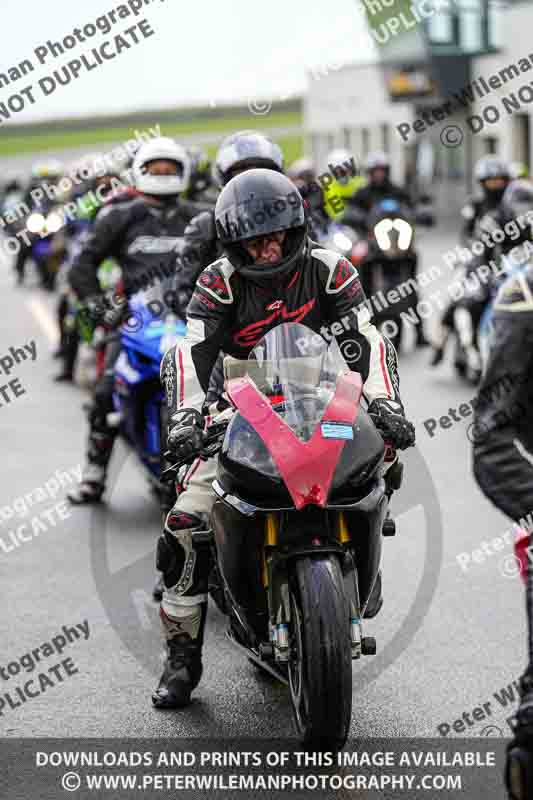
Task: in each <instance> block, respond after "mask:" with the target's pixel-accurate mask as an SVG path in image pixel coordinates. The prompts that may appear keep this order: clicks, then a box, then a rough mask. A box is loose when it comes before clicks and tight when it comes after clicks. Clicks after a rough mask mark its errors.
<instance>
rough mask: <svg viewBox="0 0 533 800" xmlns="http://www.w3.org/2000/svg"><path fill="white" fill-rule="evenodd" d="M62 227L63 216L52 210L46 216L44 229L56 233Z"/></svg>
mask: <svg viewBox="0 0 533 800" xmlns="http://www.w3.org/2000/svg"><path fill="white" fill-rule="evenodd" d="M62 227H63V218H62V216H61V214H59V213H58V212H57V211H52V212H51V213H50V214H48V216H47V218H46V230H47V231H48V233H57V232H58V230H60V228H62Z"/></svg>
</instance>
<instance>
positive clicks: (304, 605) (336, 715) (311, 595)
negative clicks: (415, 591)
mask: <svg viewBox="0 0 533 800" xmlns="http://www.w3.org/2000/svg"><path fill="white" fill-rule="evenodd" d="M290 602H291V633H292V636H291V639H292V641H291V645H292V647H291V657H290V662H289V685H290V690H291V699H292V704H293V710H294V715H295V720H296V726H297V728H298V731H299V733H300V734H301V735H302V737H303V742H304V745H305V746H307V747H309V748H310V749H316V750H321V751H332V752H336V751H338V750H340V749H341V748H342V747H343V746H344V744H345V742H346V738H347V736H348V731H349V728H350V720H351V715H352V651H351V639H350V624H349V609H348V604H347V600H346V596H345V594H344V581H343V576H342V571H341V568H340V564H339V561H338V559H337V558H336V557H335V556H319V557H315V558H313V557H310V556H306V557H304V558H301V559H299V560H298V561H297V562H296V564H295V568H294V572H293V575H292V578H291V585H290Z"/></svg>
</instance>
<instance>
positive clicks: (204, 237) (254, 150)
mask: <svg viewBox="0 0 533 800" xmlns="http://www.w3.org/2000/svg"><path fill="white" fill-rule="evenodd" d="M253 167H266V168H267V169H274V170H277V171H278V172H283V153H282V152H281V149H280V148H279V147H278V145H277V144H276V143H275V142H273V141H272V140H271V139H270V138H269V137H268V136H265V135H264V134H263V133H259V131H253V130H244V131H238V132H237V133H232V134H231V135H230V136H227V137H226V138H225V139H224V141H223V142H222V144H221V145H220V147H219V149H218V152H217V155H216V159H215V164H214V168H213V174H214V179H215V183H216V184H217V185H218V187H219V189H222V188H223V187H224V186H225V185H226V184H227V183H228V181H229V180H231V178H233V177H234V176H235V175H238V174H239V173H240V172H243V171H244V170H247V169H252V168H253ZM221 252H222V248H221V245H220V242H219V241H218V238H217V231H216V227H215V212H214V209H212V210H210V211H207V210H206V211H202V212H201V213H200V214H198V216H196V217H194V219H192V220H191V222H190V224H189V225H188V226H187V229H186V231H185V244H184V247H183V250H182V252H181V255H180V257H179V259H178V262H179V265H178V269H177V270H176V307H175V309H174V310H175V312H176V313H177V314H178V315H179V316H181V317H182V318H183V319H185V316H186V314H185V311H186V309H187V305H188V303H189V300H190V299H191V297H192V294H193V291H194V287H195V285H196V280H197V278H198V276H199V275H200V273H201V272H202V270H203V269H205V267H207V266H208V264H211V263H212V262H213V261H215V260H216V259H217V258H218V256H219V255H220V253H221Z"/></svg>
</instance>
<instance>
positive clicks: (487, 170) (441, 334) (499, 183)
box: [430, 155, 514, 367]
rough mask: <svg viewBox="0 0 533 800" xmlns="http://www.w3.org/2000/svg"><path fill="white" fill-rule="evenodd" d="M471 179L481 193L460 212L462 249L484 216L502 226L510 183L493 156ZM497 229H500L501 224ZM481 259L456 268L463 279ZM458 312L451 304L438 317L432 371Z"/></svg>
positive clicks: (500, 161) (503, 164)
mask: <svg viewBox="0 0 533 800" xmlns="http://www.w3.org/2000/svg"><path fill="white" fill-rule="evenodd" d="M474 175H475V178H476V180H477V181H478V183H479V187H480V192H479V193H478V194H476V195H475V196H474V197H472V198H470V199H469V200H468V201H467V202H466V204H465V205H464V206H463V208H462V210H461V216H462V218H463V227H462V230H461V243H462V244H463V245H464V246H465V247H469V246H470V244H471V243H472V240H473V239H476V238H477V237H476V230H479V231H480V232H481V230H482V227H483V222H482V221H483V218H484V217H485V216H486V215H489V216H490V217H492V218H493V220H494V222H496V223H502V222H503V220H502V219H501V216H500V213H501V202H502V199H503V195H504V193H505V190H506V188H507V186H508V185H509V183H510V181H511V180H512V177H511V169H510V165H509V164H508V163H507V162H506V161H504V160H503V159H501V158H499V157H498V156H494V155H491V156H484V157H483V158H481V159H480V160H479V161H478V162H477V164H476V167H475V170H474ZM500 227H502V225H501V224H500ZM513 246H514V243H513V241H511V240H509V242H505V241H504V242H502V243H501V244H500V249H501V252H502V253H505V252H507V250H508V249H511V248H512V247H513ZM484 258H485V256H484V254H483V255H481V256H478V257H477V258H473V259H472V261H471V262H470V263H463V264H461V265H458V266H460V269H461V271H462V272H463V274H464V275H465V276H466V275H468V273H469V271H471V270H472V269H476V267H477V266H478V264H480V263H483V262H484ZM457 309H458V304H457V303H456V302H451V303H450V305H449V306H448V308H447V309H446V310H445V312H444V313H443V315H442V317H441V321H440V327H439V330H438V332H437V335H436V337H435V340H434V344H433V356H432V359H431V362H430V363H431V366H432V367H434V366H437V365H438V364H440V362H441V361H442V359H443V357H444V350H445V347H446V343H447V341H448V339H449V337H450V334H451V333H452V331H453V329H454V327H455V317H456V311H457ZM463 316H464V315H463ZM465 319H466V318H465ZM460 320H461V314H460ZM471 338H472V337H471ZM471 356H472V359H473V361H474V362H475V360H476V354H475V352H474V350H472V351H471Z"/></svg>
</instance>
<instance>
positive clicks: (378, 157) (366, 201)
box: [348, 151, 413, 215]
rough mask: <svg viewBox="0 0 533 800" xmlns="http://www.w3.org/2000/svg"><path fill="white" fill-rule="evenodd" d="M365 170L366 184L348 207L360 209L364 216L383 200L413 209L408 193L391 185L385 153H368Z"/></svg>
mask: <svg viewBox="0 0 533 800" xmlns="http://www.w3.org/2000/svg"><path fill="white" fill-rule="evenodd" d="M365 170H366V174H367V178H368V180H367V183H366V185H365V186H363V187H362V188H360V189H359V191H358V192H357V193H356V194H355V195H354V196H353V197H352V198H351V199H350V200H349V201H348V206H349V207H351V208H352V209H353V208H355V209H360V210H361V211H362V212H363V213H364V214H365V215H366V214H368V212H369V211H371V209H372V207H373V206H375V205H376V203H379V202H380V200H384V199H385V198H391V199H393V200H397V201H398V203H400V204H401V205H404V206H408V207H409V208H412V207H413V201H412V200H411V197H410V195H409V193H408V192H406V191H405V189H402V187H401V186H397V185H396V184H395V183H392V181H391V179H390V159H389V157H388V155H387V154H386V153H383V152H381V151H376V152H372V153H369V154H368V156H367V158H366V162H365Z"/></svg>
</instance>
